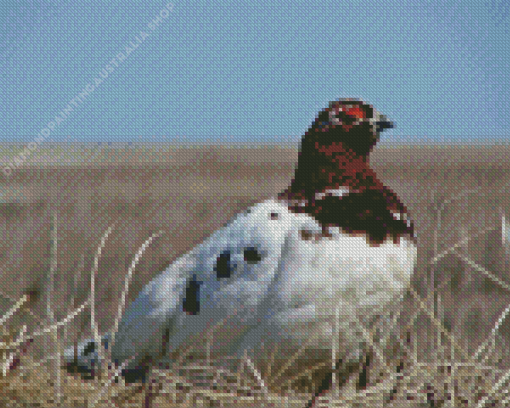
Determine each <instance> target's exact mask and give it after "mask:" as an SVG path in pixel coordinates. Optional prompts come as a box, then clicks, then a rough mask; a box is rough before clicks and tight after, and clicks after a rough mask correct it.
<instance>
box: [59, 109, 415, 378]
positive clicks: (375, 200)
mask: <svg viewBox="0 0 510 408" xmlns="http://www.w3.org/2000/svg"><path fill="white" fill-rule="evenodd" d="M388 127H392V124H391V122H390V121H389V120H388V119H387V118H386V117H385V116H383V115H381V114H379V113H378V112H377V111H376V110H375V109H374V108H373V107H372V106H371V105H369V104H367V103H365V102H363V101H361V100H356V99H341V100H338V101H333V102H331V103H330V104H329V106H328V107H327V108H326V109H324V110H322V111H321V112H319V114H318V116H317V118H316V119H315V121H314V122H313V123H312V125H311V127H310V128H309V129H308V131H307V132H306V133H305V134H304V136H303V138H302V142H301V147H300V152H299V158H298V163H297V168H296V171H295V174H294V178H293V179H292V182H291V184H290V185H289V186H288V187H287V188H286V189H285V190H284V191H283V192H281V193H280V194H279V195H278V196H276V197H274V198H271V199H268V200H265V201H262V202H260V203H258V204H255V205H253V206H251V207H249V208H248V209H246V210H245V211H244V212H242V213H239V214H237V216H236V217H235V218H234V219H232V220H231V221H230V222H229V223H227V224H226V225H225V226H224V227H222V228H221V229H219V230H217V231H216V232H215V233H213V234H212V235H211V236H209V237H208V238H207V239H206V240H205V241H203V243H201V244H200V245H198V246H196V247H195V248H194V249H192V250H191V251H190V252H188V253H186V254H183V255H182V256H180V257H179V258H177V259H176V261H175V262H174V263H173V264H172V265H170V266H169V267H168V268H167V269H166V270H165V271H163V272H162V273H161V274H160V275H158V276H156V277H155V278H154V279H153V280H152V281H151V282H150V283H149V284H147V286H146V287H145V288H144V289H143V290H142V291H141V292H140V294H139V296H138V298H137V299H136V300H135V301H134V302H133V303H132V304H131V305H130V306H129V307H128V308H127V310H126V312H125V314H124V316H123V318H122V320H121V322H120V325H119V329H118V332H117V333H116V335H115V343H114V344H113V346H111V353H112V359H113V360H114V361H115V362H116V363H117V364H121V363H122V362H123V361H125V360H126V359H129V358H131V357H132V356H134V355H136V357H135V358H134V359H132V361H131V362H130V363H129V364H128V365H127V366H126V367H127V368H128V370H127V372H129V371H130V370H133V371H136V370H141V369H142V368H143V367H146V366H147V365H149V364H157V362H158V358H159V357H160V356H161V355H164V354H171V353H173V352H174V351H176V350H179V349H183V348H186V347H188V346H193V347H194V348H195V350H196V352H197V353H199V352H200V350H202V351H203V350H205V346H206V343H207V346H208V347H209V353H210V356H211V357H212V358H215V357H222V356H227V355H238V356H241V355H245V356H246V355H247V356H248V358H250V360H251V361H252V363H253V364H254V365H255V366H256V367H258V368H259V369H260V370H261V372H262V373H263V372H265V371H264V369H263V367H264V366H265V365H266V364H267V362H268V361H271V364H272V365H273V366H274V367H273V368H272V372H273V373H276V372H278V370H279V369H280V368H281V367H284V365H285V364H286V363H287V362H288V361H290V359H291V358H292V356H293V355H294V354H295V353H296V352H298V351H299V353H300V354H299V357H298V358H297V359H296V362H297V364H298V365H299V366H302V367H309V366H311V365H313V364H314V363H315V362H317V361H320V360H328V359H331V348H332V344H335V343H336V344H337V347H338V352H337V357H338V359H339V360H338V361H339V362H341V364H340V366H339V367H338V369H339V370H342V367H345V368H346V367H347V366H348V365H349V364H350V362H354V361H359V359H360V354H361V353H362V350H363V343H364V342H363V337H362V336H360V334H359V331H358V330H357V329H356V320H357V318H358V317H359V316H363V317H365V318H370V317H374V316H376V315H377V314H378V313H380V311H381V310H382V309H383V308H384V307H385V306H386V305H388V304H390V303H391V302H392V301H394V300H395V299H398V298H400V297H401V296H402V294H403V293H404V291H405V289H406V288H407V287H408V285H409V283H410V279H411V275H412V272H413V269H414V265H415V262H416V238H415V236H414V232H413V225H412V222H411V221H410V218H409V217H408V216H407V212H406V207H405V206H404V205H403V204H402V202H401V201H400V200H399V198H398V196H397V195H396V194H395V193H394V192H393V191H392V190H391V189H389V188H388V187H386V186H384V185H383V184H382V182H381V181H379V179H378V178H377V177H376V174H375V172H374V171H373V170H372V169H371V168H370V166H369V161H368V156H369V154H370V151H371V150H372V148H373V147H374V146H375V144H376V143H377V141H378V139H379V134H380V132H381V131H382V130H383V129H385V128H388ZM211 329H212V334H210V337H208V338H210V340H211V341H209V342H206V340H205V339H206V333H211ZM334 333H337V334H338V339H337V340H336V341H335V342H332V340H333V335H334ZM108 339H109V335H106V336H104V337H103V341H104V342H105V343H106V344H107V343H108ZM245 353H246V354H245ZM74 354H75V353H74V348H70V349H68V350H67V351H66V353H65V358H66V360H67V361H68V362H71V361H75V362H76V361H77V362H78V365H80V366H81V367H82V368H85V369H91V368H92V365H93V363H94V362H95V361H96V347H95V344H94V341H93V340H86V341H83V342H82V343H80V345H79V347H78V355H77V356H76V357H77V360H75V355H74ZM142 366H143V367H142ZM293 369H294V368H292V366H290V367H289V368H288V370H293Z"/></svg>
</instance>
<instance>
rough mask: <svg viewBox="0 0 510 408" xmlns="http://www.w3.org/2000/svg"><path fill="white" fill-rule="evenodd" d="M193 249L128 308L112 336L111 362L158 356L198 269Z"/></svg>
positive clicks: (134, 363)
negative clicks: (166, 332)
mask: <svg viewBox="0 0 510 408" xmlns="http://www.w3.org/2000/svg"><path fill="white" fill-rule="evenodd" d="M197 255H198V254H197V251H196V249H195V250H193V251H191V252H189V253H187V254H185V255H183V256H181V257H180V258H178V259H177V260H176V261H175V262H174V263H173V264H172V265H170V266H169V267H168V268H167V269H166V270H165V271H163V272H162V273H161V274H159V275H158V276H156V277H155V278H154V279H153V280H152V281H151V282H149V283H148V284H147V285H146V286H145V287H144V289H143V290H142V291H141V292H140V294H139V295H138V297H137V298H136V299H135V300H134V301H133V302H132V303H131V304H130V305H129V306H128V307H127V309H126V311H125V313H124V315H123V317H122V319H121V321H120V324H119V329H118V331H117V333H116V334H115V342H114V345H113V347H112V358H113V359H114V360H116V361H117V362H118V363H122V362H123V361H125V360H126V359H128V358H131V357H132V356H134V355H135V354H136V357H135V359H134V360H133V363H131V364H129V367H133V366H134V365H136V362H138V361H140V360H141V359H143V358H145V357H147V356H151V357H152V356H157V355H159V353H161V352H162V351H163V350H162V347H163V339H164V336H165V331H166V330H167V329H168V328H169V327H171V324H172V321H173V319H174V318H175V315H176V314H177V313H178V312H179V311H180V310H181V308H182V300H183V297H184V293H185V288H186V285H187V282H188V280H189V277H190V276H191V275H192V274H193V271H195V270H196V267H197V259H198V256H197Z"/></svg>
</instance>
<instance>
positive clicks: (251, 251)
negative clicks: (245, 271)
mask: <svg viewBox="0 0 510 408" xmlns="http://www.w3.org/2000/svg"><path fill="white" fill-rule="evenodd" d="M261 259H262V257H261V256H260V254H259V252H258V251H257V249H256V248H253V247H249V248H245V250H244V261H245V262H246V263H248V264H250V265H254V264H257V263H259V262H260V260H261Z"/></svg>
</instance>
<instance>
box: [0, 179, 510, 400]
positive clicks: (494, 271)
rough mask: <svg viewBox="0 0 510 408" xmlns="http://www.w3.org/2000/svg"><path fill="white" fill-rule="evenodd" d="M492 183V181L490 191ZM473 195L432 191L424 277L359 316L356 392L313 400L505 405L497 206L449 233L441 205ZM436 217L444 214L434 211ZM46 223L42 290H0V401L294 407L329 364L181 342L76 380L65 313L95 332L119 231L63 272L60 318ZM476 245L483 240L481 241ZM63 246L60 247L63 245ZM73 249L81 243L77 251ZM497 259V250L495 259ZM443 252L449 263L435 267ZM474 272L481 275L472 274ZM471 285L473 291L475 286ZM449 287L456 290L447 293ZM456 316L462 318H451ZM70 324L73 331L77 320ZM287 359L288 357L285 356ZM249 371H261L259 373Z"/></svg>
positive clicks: (133, 262) (53, 249)
mask: <svg viewBox="0 0 510 408" xmlns="http://www.w3.org/2000/svg"><path fill="white" fill-rule="evenodd" d="M198 184H200V183H197V184H196V185H198ZM388 184H389V185H391V183H388ZM496 184H497V183H494V184H493V185H492V191H493V192H494V191H496V190H495V188H494V185H496ZM507 187H508V186H507V183H505V182H501V183H499V184H498V188H497V190H498V192H499V193H501V192H504V191H506V189H507ZM483 192H484V189H483V188H481V187H479V188H477V187H475V188H464V189H461V190H459V191H455V192H452V194H450V195H446V194H445V195H444V196H436V197H435V204H434V208H433V216H431V217H430V218H429V219H428V220H427V221H428V222H429V223H430V225H431V227H432V228H431V229H432V234H431V240H430V242H431V249H432V251H429V252H426V251H421V253H420V255H419V256H421V260H420V264H421V265H422V267H421V269H420V271H422V272H424V273H422V274H420V271H418V272H417V277H416V280H415V282H413V287H411V288H410V289H409V291H408V293H407V294H406V296H405V299H403V300H402V304H403V306H404V307H403V308H402V313H394V314H393V315H392V316H390V317H391V319H390V320H389V321H386V322H384V324H382V323H381V322H374V324H370V325H367V324H366V322H360V326H361V327H363V330H364V336H365V341H366V342H367V344H368V345H369V350H370V355H371V364H370V367H369V368H370V369H369V377H368V381H367V385H366V387H363V388H362V389H360V387H358V386H357V376H352V378H350V380H349V381H348V382H347V383H346V384H345V385H344V386H343V387H342V388H341V389H337V388H334V389H333V390H332V391H331V392H330V393H328V394H327V395H326V396H325V397H323V398H322V399H319V401H318V402H317V404H316V406H317V407H320V406H324V407H326V406H327V407H399V408H400V407H429V408H435V407H469V408H471V407H474V408H482V407H507V406H510V394H509V393H508V389H509V387H508V382H509V381H510V378H509V377H510V370H509V368H510V367H509V366H508V355H510V353H509V351H510V350H509V347H508V344H509V340H510V339H509V337H508V332H507V331H506V330H507V329H505V328H506V326H507V322H506V317H507V314H508V312H509V310H510V306H509V304H510V302H507V301H506V300H504V302H503V300H502V299H496V297H495V295H498V294H499V293H508V291H510V282H509V280H508V279H505V278H506V277H507V275H508V273H507V272H508V269H507V268H506V265H507V263H506V262H507V261H506V260H497V262H496V261H494V260H493V259H492V258H491V261H490V262H488V261H487V256H486V255H487V251H488V250H487V248H489V249H491V251H492V249H494V247H495V246H497V242H495V241H496V238H497V237H498V236H501V234H504V233H505V230H504V228H505V226H506V220H505V219H504V213H505V211H504V210H497V211H496V216H495V218H496V222H495V223H492V225H486V226H483V227H481V226H480V225H478V224H476V225H475V226H474V227H473V226H472V225H471V224H469V223H468V222H465V221H464V220H463V218H462V217H459V218H460V221H459V223H460V228H458V230H457V231H456V232H455V233H452V230H453V227H452V226H453V225H455V222H454V221H452V220H453V219H454V218H455V215H454V214H455V211H453V210H452V208H453V207H455V206H456V205H461V208H463V210H462V211H463V212H465V207H463V206H462V205H463V204H460V203H462V202H463V200H466V199H468V198H469V197H475V198H477V202H479V201H481V200H482V196H483ZM7 208H10V207H7ZM462 211H461V212H460V214H461V215H463V212H462ZM445 213H448V215H446V216H445ZM227 215H228V214H227ZM464 215H465V214H464ZM50 219H51V223H52V226H51V228H50V232H51V233H50V234H49V235H50V241H51V245H50V248H49V253H50V255H51V256H50V260H49V262H48V274H47V278H46V280H45V283H44V291H43V293H42V294H41V293H39V292H37V291H35V292H33V291H25V293H24V294H23V295H21V296H19V297H18V298H15V297H13V296H12V295H9V294H7V293H3V294H2V296H3V297H5V298H7V299H9V302H10V305H9V307H7V308H5V312H4V313H3V315H2V317H0V328H1V330H2V332H0V336H1V337H0V367H1V371H0V390H1V392H0V406H5V407H13V408H14V407H36V406H37V407H54V406H62V407H112V406H115V407H131V406H132V407H141V406H147V407H148V406H151V407H197V406H214V407H216V406H217V407H300V408H302V407H304V406H305V404H306V403H307V402H308V400H309V399H310V390H312V389H315V387H316V386H317V382H318V381H320V378H321V375H322V373H324V371H325V370H327V369H328V367H330V366H331V364H332V363H333V362H334V359H335V358H334V356H335V352H336V350H334V348H333V349H332V361H328V362H318V364H317V366H316V367H308V368H303V367H299V368H295V367H294V366H291V367H289V368H288V369H287V370H285V371H284V372H278V371H277V370H272V367H271V362H268V367H262V368H260V367H257V368H255V367H253V366H251V365H250V362H249V361H247V362H245V364H242V365H241V369H240V370H238V371H234V370H233V369H232V367H233V366H234V365H233V364H227V361H220V362H219V361H211V360H210V359H209V358H207V356H206V358H205V359H204V360H199V361H197V360H189V359H187V358H186V355H187V353H186V352H187V351H189V350H180V351H179V352H178V357H179V358H177V362H176V364H174V365H173V366H172V367H169V368H168V369H166V368H160V367H154V368H153V369H152V370H151V372H150V375H149V379H148V381H147V382H146V383H145V384H141V383H132V384H126V383H125V382H124V381H123V379H122V377H119V373H120V371H121V369H122V367H120V368H118V367H115V366H113V365H112V364H111V363H110V362H109V355H108V352H107V351H105V350H102V351H101V353H100V354H101V359H102V361H103V364H102V365H101V370H99V372H98V373H96V374H97V375H95V376H94V378H92V379H84V378H82V376H80V375H79V374H70V373H68V372H67V371H66V370H64V369H63V368H62V351H63V349H64V347H68V346H69V345H70V344H72V343H73V341H75V337H74V336H73V335H72V334H71V333H74V332H73V331H72V330H71V329H72V328H73V330H76V329H75V328H74V327H73V324H75V321H76V320H78V319H79V318H80V317H83V315H84V314H88V315H89V316H90V321H89V322H90V333H92V334H93V335H94V336H95V337H96V339H98V338H99V333H100V331H101V330H100V329H99V324H98V321H99V320H101V316H97V315H96V313H97V311H98V310H101V309H102V304H101V300H99V301H98V293H97V292H96V290H95V289H96V288H98V283H97V278H98V276H99V275H100V273H99V272H100V269H101V268H100V264H101V262H102V261H103V260H104V258H105V257H108V252H109V248H111V246H109V244H110V241H111V240H112V239H114V238H113V237H114V236H115V234H116V233H117V234H118V230H117V227H118V226H119V225H121V226H122V223H121V222H119V221H114V222H111V223H109V224H108V227H105V228H104V229H103V231H102V234H101V236H100V237H99V238H97V240H96V244H95V251H94V256H93V260H92V262H90V265H86V262H85V261H84V257H83V255H81V257H80V259H81V260H80V262H78V263H77V264H76V266H75V268H74V269H73V271H72V274H71V271H67V274H70V275H71V277H72V282H73V283H72V291H71V292H70V293H72V295H71V296H69V297H67V298H66V300H67V303H66V305H65V310H66V313H64V314H62V313H60V316H59V312H58V311H59V310H62V306H63V300H62V299H60V298H59V300H56V297H57V296H58V292H59V290H58V289H59V284H58V282H57V280H58V279H57V278H58V276H59V265H60V264H61V261H60V260H59V258H58V254H59V253H60V252H59V248H60V247H61V246H62V245H66V242H62V238H61V237H60V236H59V229H58V225H59V213H58V211H56V210H53V211H52V213H51V217H50ZM422 222H423V221H422ZM213 227H214V226H211V228H213ZM476 227H478V228H476ZM153 230H154V229H153ZM156 231H158V232H151V231H149V230H144V233H145V237H144V238H143V240H141V241H139V242H138V244H137V246H136V248H135V249H134V250H132V251H131V253H130V258H131V259H130V261H129V263H125V265H126V268H125V270H127V273H125V274H124V275H125V277H124V283H123V284H119V285H118V286H119V287H121V288H122V289H121V290H120V292H119V293H118V296H115V297H116V299H117V300H116V307H115V309H114V310H116V312H114V313H113V314H112V316H111V317H112V319H113V324H111V325H110V327H113V328H115V327H117V326H118V321H119V319H120V316H121V314H122V310H123V309H124V307H125V305H126V303H127V302H128V298H129V296H130V292H132V291H130V284H131V282H132V281H133V279H134V277H135V276H136V273H137V271H138V268H139V267H140V266H141V265H142V264H143V260H144V256H146V255H147V254H148V253H149V252H150V250H151V248H152V247H153V246H154V245H157V244H158V240H160V238H159V237H160V236H161V235H162V233H163V231H159V230H156ZM488 234H489V235H490V234H493V235H490V237H491V238H490V239H489V241H483V240H482V241H480V239H482V238H483V237H486V236H487V235H488ZM165 235H166V234H165ZM480 242H488V243H489V244H490V245H489V246H487V245H485V246H483V245H481V244H480ZM67 246H70V245H69V243H67ZM81 250H82V251H83V252H85V251H86V249H85V248H82V249H81ZM501 256H503V255H501V253H499V255H498V256H497V258H500V257H501ZM152 259H153V258H149V260H152ZM453 259H455V260H456V261H458V264H457V263H455V262H454V261H453ZM445 260H448V262H447V263H445ZM148 262H149V261H148ZM149 263H150V262H149ZM156 264H157V263H156ZM423 265H425V266H423ZM502 265H503V266H502ZM88 267H90V268H88ZM142 267H143V265H142ZM87 270H88V272H87ZM157 271H158V270H155V271H153V272H154V273H156V272H157ZM452 271H453V272H452ZM459 271H461V272H459ZM85 275H87V276H88V278H86V280H87V281H88V282H90V290H88V291H87V293H86V296H84V294H83V290H82V288H81V287H80V285H79V282H80V279H82V277H83V276H85ZM459 275H460V276H459ZM482 278H483V279H484V280H482V281H480V280H476V279H482ZM420 279H423V281H420ZM422 282H423V283H422ZM459 282H461V283H459ZM480 282H481V283H480ZM464 287H467V288H469V289H470V290H471V292H469V293H473V295H472V297H469V296H471V295H469V296H467V295H465V294H464V292H463V288H464ZM473 288H475V289H476V290H478V289H479V292H480V294H478V293H477V292H476V290H472V289H473ZM4 292H5V291H4ZM457 292H459V293H458V297H455V296H457ZM43 295H44V296H43ZM135 295H136V293H135ZM135 295H132V296H135ZM492 297H494V298H495V299H494V302H496V300H499V302H500V304H501V305H502V306H501V307H499V308H498V310H497V313H496V312H495V313H494V315H495V316H496V318H491V319H487V320H490V321H488V322H485V323H486V325H485V326H483V327H484V330H483V331H482V334H481V336H480V338H479V339H475V338H474V337H473V338H469V335H468V334H466V333H468V332H466V330H465V327H468V326H469V323H470V322H472V321H474V322H475V323H477V322H478V320H476V319H475V318H474V317H473V316H475V317H476V315H474V314H472V313H471V312H470V311H471V309H469V310H468V308H467V307H466V306H465V305H470V304H473V305H476V304H477V302H481V303H483V304H485V303H486V299H487V298H488V299H491V298H492ZM464 298H465V299H464ZM99 299H101V297H100V296H99ZM480 299H481V300H480ZM452 300H453V303H452ZM463 301H465V302H466V303H462V302H463ZM37 302H41V303H42V304H44V305H45V310H46V313H45V314H42V313H39V311H38V308H37V307H34V305H36V304H37ZM484 302H485V303H484ZM502 302H503V303H502ZM456 307H457V308H458V309H461V310H460V311H458V313H454V312H456V311H455V308H456ZM39 309H40V307H39ZM479 309H480V310H482V312H484V310H485V309H483V308H479ZM109 310H110V309H109ZM452 310H453V311H452ZM477 310H478V309H477ZM464 315H465V316H466V317H465V319H464V320H462V318H463V316H464ZM20 316H26V319H25V320H27V321H29V320H30V319H32V321H33V322H37V324H35V323H34V324H33V325H29V324H26V323H20V322H22V321H23V319H16V318H17V317H20ZM451 316H454V317H453V318H452V317H451ZM483 316H487V315H483ZM456 319H458V320H459V323H458V324H456V322H455V320H456ZM452 320H453V323H452ZM461 320H462V321H461ZM83 321H87V320H83ZM83 321H82V322H83ZM380 323H381V324H380ZM480 325H481V323H480ZM78 326H80V325H78ZM80 327H81V330H83V323H81V326H80ZM487 328H488V329H487ZM78 331H80V329H78ZM103 331H105V330H103ZM212 338H213V333H212ZM190 343H191V344H192V342H190ZM41 344H44V346H43V349H44V351H45V355H44V357H43V358H37V357H34V356H33V355H32V354H31V353H30V351H31V348H34V347H35V346H36V345H41ZM98 344H99V343H98ZM299 352H305V350H301V351H299ZM299 352H298V353H299ZM276 353H277V350H275V354H276ZM298 362H299V358H296V363H298ZM108 363H110V364H108ZM505 363H506V364H505ZM293 367H294V368H293ZM296 367H297V366H296ZM259 370H260V372H261V374H262V376H259Z"/></svg>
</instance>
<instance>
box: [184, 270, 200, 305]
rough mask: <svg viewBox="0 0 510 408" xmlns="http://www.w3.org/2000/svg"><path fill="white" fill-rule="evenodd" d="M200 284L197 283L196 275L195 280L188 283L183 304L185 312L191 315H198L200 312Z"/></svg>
mask: <svg viewBox="0 0 510 408" xmlns="http://www.w3.org/2000/svg"><path fill="white" fill-rule="evenodd" d="M200 283H201V282H199V281H197V276H196V275H193V279H191V280H190V281H189V282H188V286H187V287H186V294H185V295H184V301H183V303H182V310H183V312H186V313H188V314H191V315H196V314H198V313H199V312H200Z"/></svg>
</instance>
